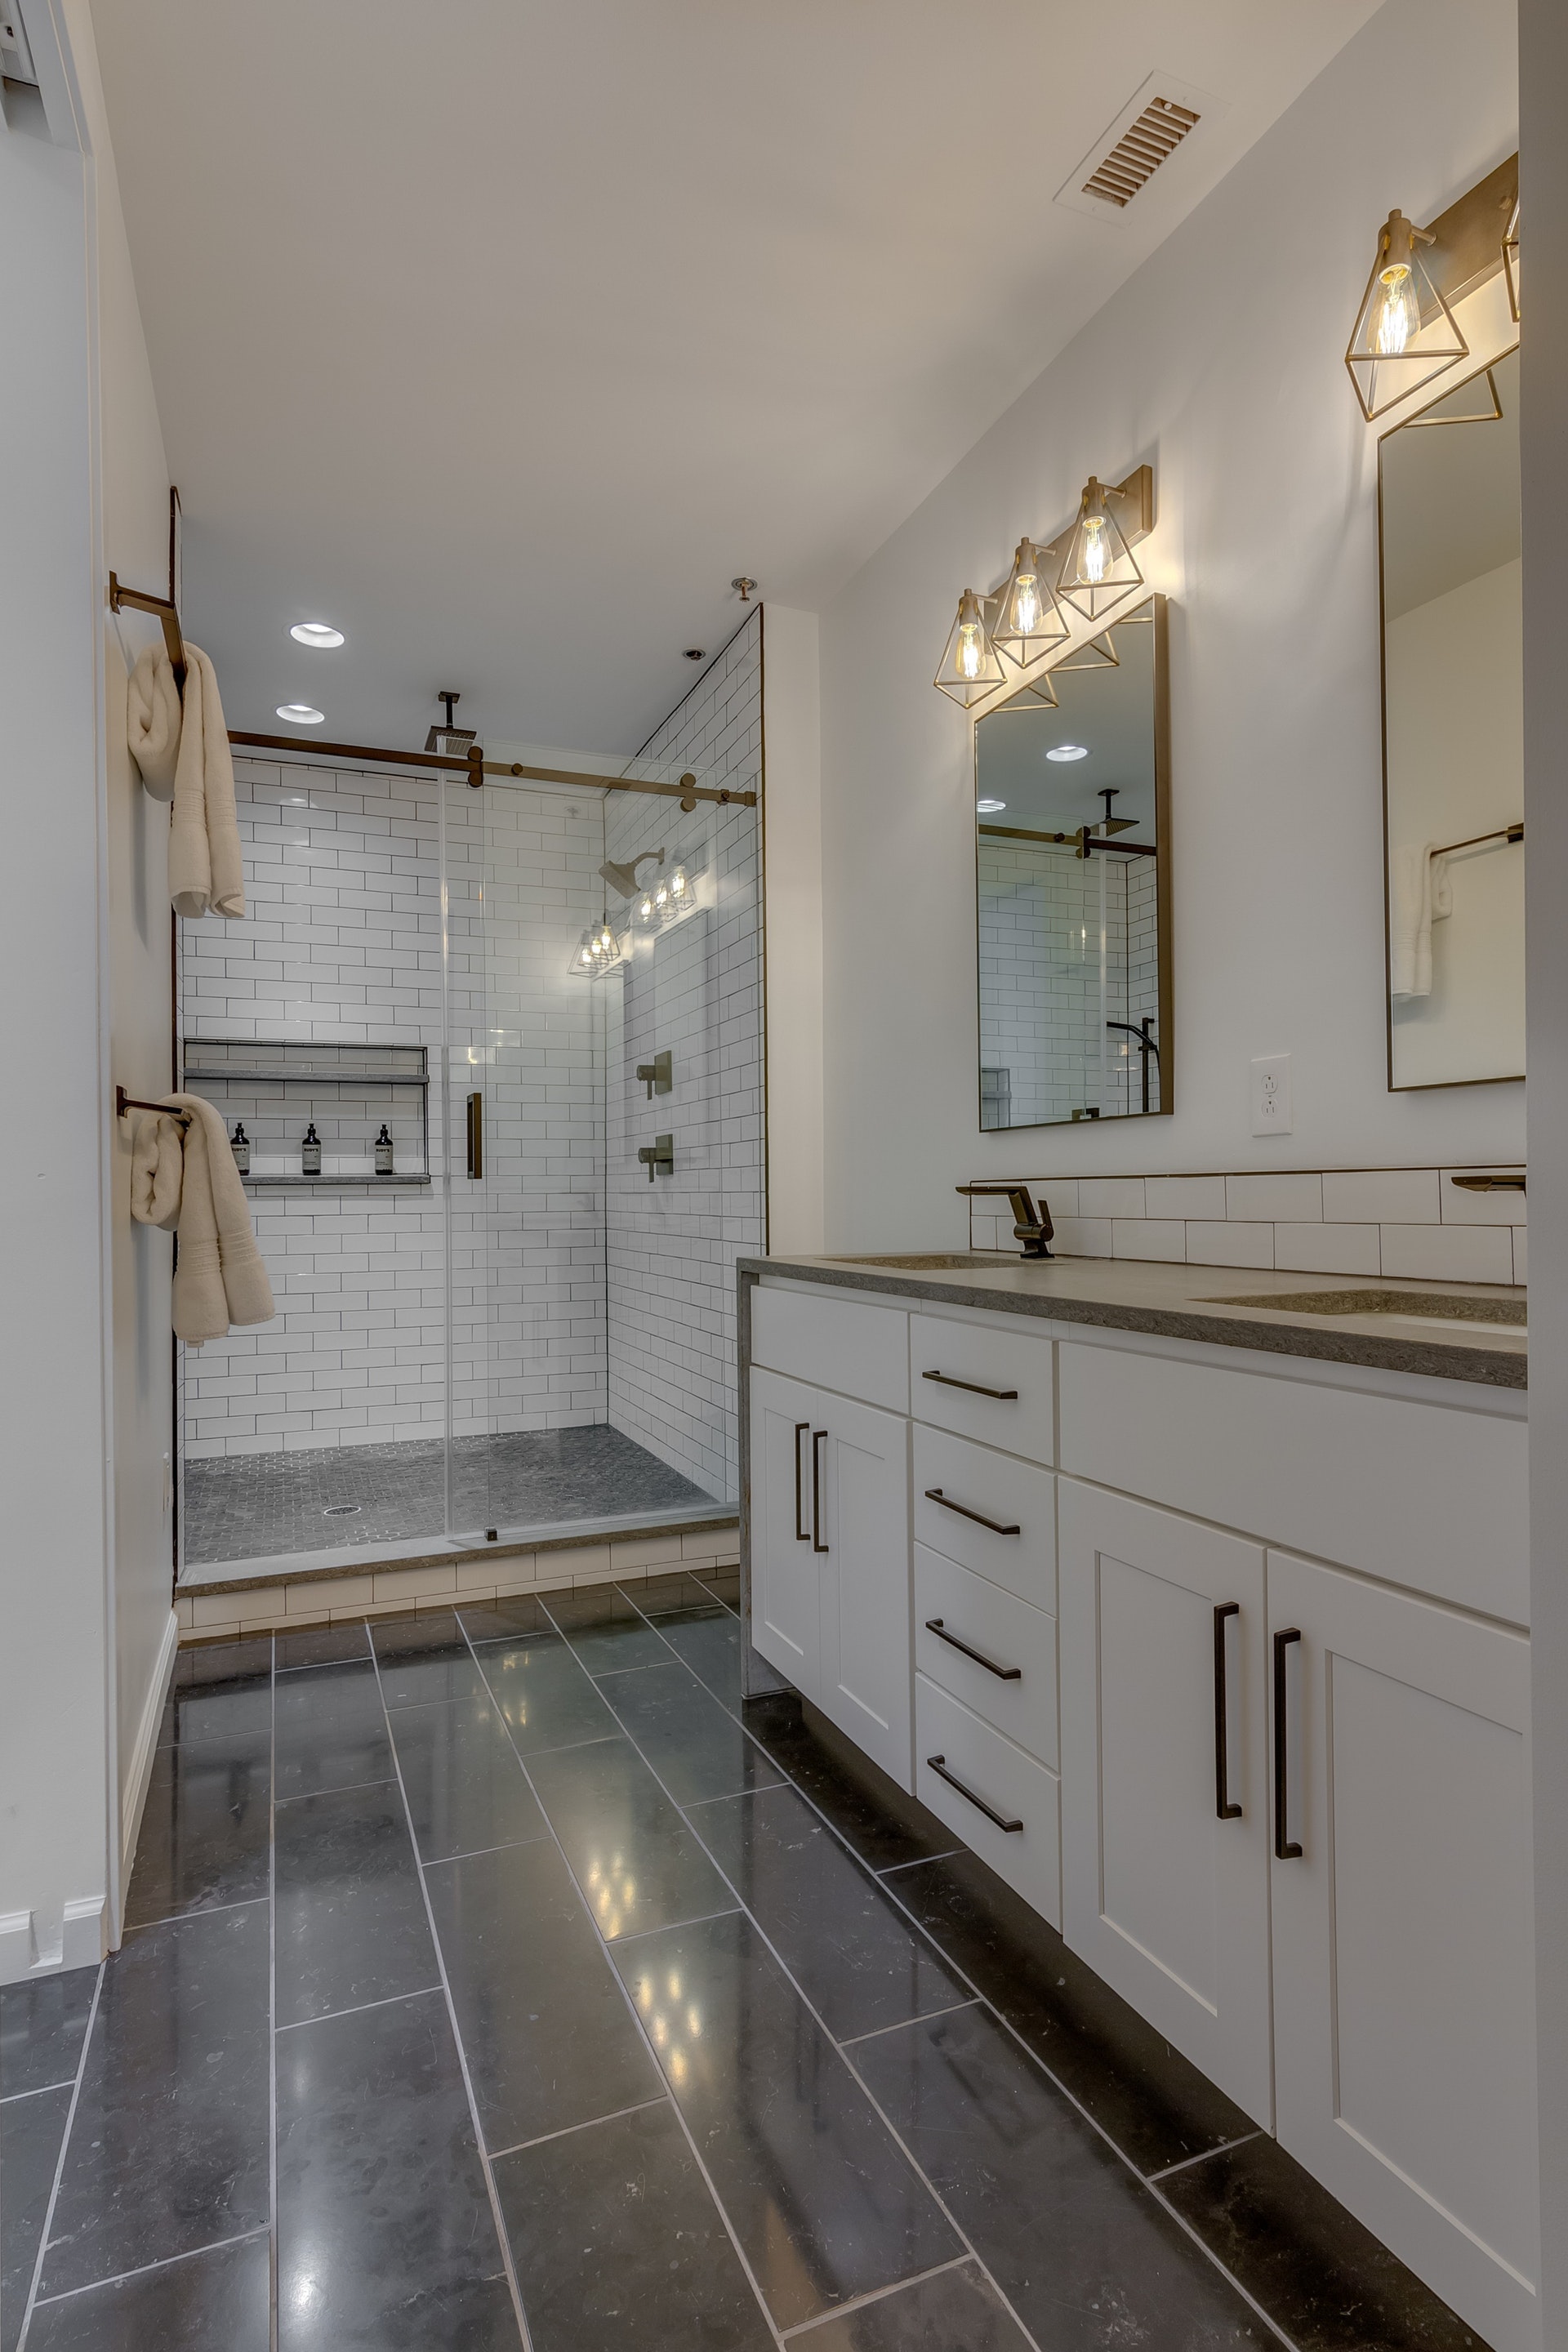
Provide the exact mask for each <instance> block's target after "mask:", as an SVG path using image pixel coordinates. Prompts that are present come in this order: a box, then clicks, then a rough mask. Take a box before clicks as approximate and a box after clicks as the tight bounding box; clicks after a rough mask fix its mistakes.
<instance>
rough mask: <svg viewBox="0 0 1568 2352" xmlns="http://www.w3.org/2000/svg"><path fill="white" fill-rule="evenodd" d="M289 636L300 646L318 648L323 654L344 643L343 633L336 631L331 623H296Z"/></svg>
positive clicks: (339, 630)
mask: <svg viewBox="0 0 1568 2352" xmlns="http://www.w3.org/2000/svg"><path fill="white" fill-rule="evenodd" d="M289 635H290V636H291V637H293V638H294V639H295V640H296V641H297V642H298V643H299V644H300V645H302V646H318V647H319V648H320V650H321V652H322V653H325V652H326V651H327V649H328V647H329V646H341V645H342V641H343V633H342V630H341V629H334V628H333V626H332V625H331V621H296V622H295V624H294V625H293V627H292V628H291V629H290V630H289Z"/></svg>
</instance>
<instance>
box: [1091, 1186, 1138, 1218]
mask: <svg viewBox="0 0 1568 2352" xmlns="http://www.w3.org/2000/svg"><path fill="white" fill-rule="evenodd" d="M1078 1213H1079V1216H1080V1217H1142V1215H1143V1214H1144V1198H1143V1179H1142V1176H1080V1177H1079V1187H1078Z"/></svg>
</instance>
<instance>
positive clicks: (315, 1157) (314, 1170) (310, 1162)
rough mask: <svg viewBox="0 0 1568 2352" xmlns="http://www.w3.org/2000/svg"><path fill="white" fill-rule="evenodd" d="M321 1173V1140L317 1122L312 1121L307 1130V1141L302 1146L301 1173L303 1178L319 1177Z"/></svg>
mask: <svg viewBox="0 0 1568 2352" xmlns="http://www.w3.org/2000/svg"><path fill="white" fill-rule="evenodd" d="M320 1174H321V1137H320V1136H319V1135H318V1134H317V1133H316V1122H315V1120H314V1119H312V1120H311V1121H310V1126H309V1127H308V1128H307V1129H305V1140H304V1141H303V1143H301V1145H300V1175H301V1176H319V1175H320Z"/></svg>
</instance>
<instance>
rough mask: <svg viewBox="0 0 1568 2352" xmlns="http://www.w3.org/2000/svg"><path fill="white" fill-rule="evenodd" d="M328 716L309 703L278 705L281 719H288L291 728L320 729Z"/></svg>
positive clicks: (284, 703)
mask: <svg viewBox="0 0 1568 2352" xmlns="http://www.w3.org/2000/svg"><path fill="white" fill-rule="evenodd" d="M326 715H327V714H326V712H325V711H324V710H317V709H313V708H312V706H311V705H310V703H308V702H280V703H279V705H278V716H279V719H287V720H288V721H289V726H290V727H320V726H321V722H322V720H323V719H325V718H326Z"/></svg>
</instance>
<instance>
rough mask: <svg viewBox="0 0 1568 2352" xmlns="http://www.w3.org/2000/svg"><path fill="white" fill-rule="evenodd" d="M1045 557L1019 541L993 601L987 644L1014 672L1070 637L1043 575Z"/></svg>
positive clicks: (1031, 544)
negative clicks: (990, 645)
mask: <svg viewBox="0 0 1568 2352" xmlns="http://www.w3.org/2000/svg"><path fill="white" fill-rule="evenodd" d="M1048 554H1049V551H1048V550H1047V553H1046V554H1042V553H1041V551H1040V550H1039V549H1038V548H1037V546H1036V545H1035V542H1034V541H1033V540H1032V539H1021V540H1020V541H1018V551H1017V553H1016V555H1015V556H1014V558H1013V569H1012V571H1011V572H1009V573H1008V574H1007V578H1006V581H1005V583H1004V585H1003V587H1002V589H1001V590H1000V592H999V593H998V595H997V597H996V602H995V613H994V618H993V620H992V623H991V642H992V644H993V645H994V646H995V648H996V650H997V652H998V653H999V654H1001V655H1002V656H1004V658H1005V659H1006V660H1007V661H1010V662H1011V663H1012V664H1013V666H1014V667H1015V668H1016V669H1026V668H1027V667H1028V666H1029V664H1030V663H1031V662H1036V661H1038V660H1039V658H1040V656H1041V655H1042V654H1048V653H1049V652H1050V650H1051V647H1052V646H1060V645H1065V644H1066V643H1067V640H1068V636H1069V635H1070V634H1071V632H1070V630H1069V629H1068V624H1067V621H1066V619H1065V618H1064V617H1063V614H1062V612H1061V608H1060V606H1059V605H1058V603H1057V599H1056V593H1055V591H1054V590H1053V588H1052V586H1051V583H1050V580H1049V578H1048V576H1047V558H1048ZM1053 699H1054V697H1053Z"/></svg>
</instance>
